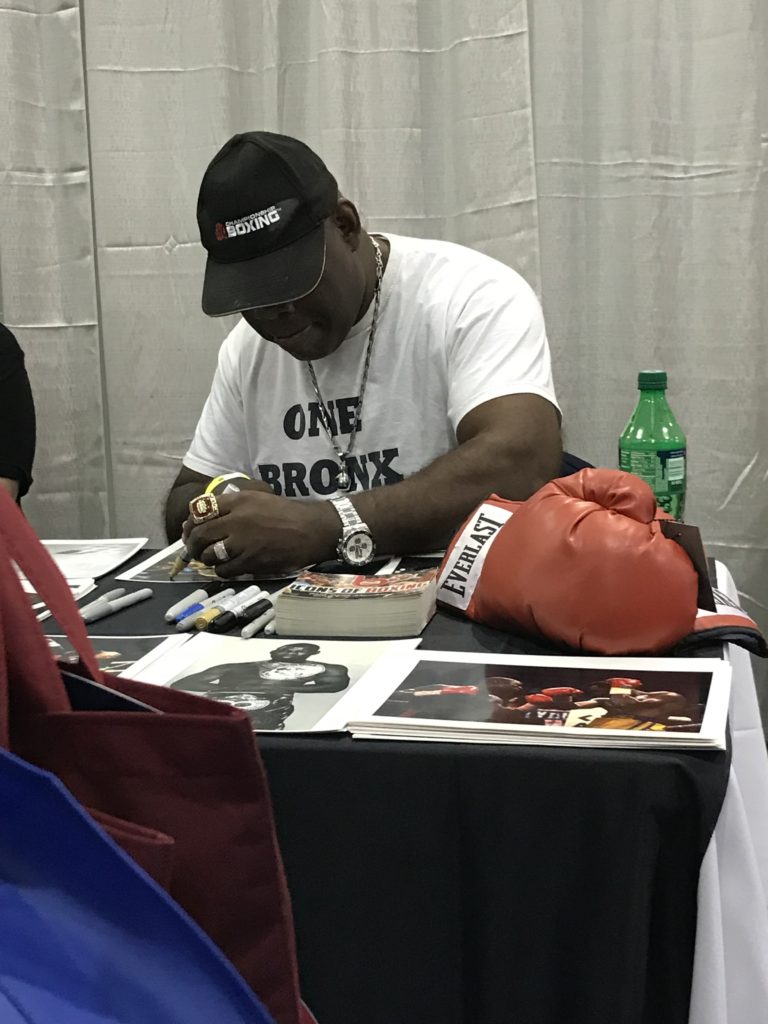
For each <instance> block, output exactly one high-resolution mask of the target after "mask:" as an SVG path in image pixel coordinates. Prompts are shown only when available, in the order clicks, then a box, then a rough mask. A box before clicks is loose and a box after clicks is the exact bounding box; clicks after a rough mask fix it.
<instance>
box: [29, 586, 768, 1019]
mask: <svg viewBox="0 0 768 1024" xmlns="http://www.w3.org/2000/svg"><path fill="white" fill-rule="evenodd" d="M719 572H721V573H722V576H719V577H718V586H719V588H720V589H721V590H726V591H728V590H729V589H730V590H731V591H732V592H733V591H734V588H733V583H732V580H730V578H729V577H728V574H727V573H726V572H725V570H724V569H722V567H719ZM109 582H110V581H104V583H106V584H107V587H103V588H102V589H107V588H108V586H109ZM129 586H130V584H129ZM155 590H156V594H157V593H158V592H159V596H157V597H155V598H154V599H153V600H152V601H150V602H146V603H144V604H142V605H138V606H135V607H133V608H131V609H127V610H125V611H124V612H122V613H120V616H119V617H118V616H115V617H113V618H112V619H110V620H109V627H108V629H107V628H105V626H106V623H104V622H102V623H97V624H95V625H94V627H93V628H92V632H93V633H95V634H98V633H107V632H109V633H115V634H120V633H151V632H165V631H166V627H165V624H164V622H163V620H162V611H163V610H164V608H165V606H166V605H167V604H169V603H170V602H171V597H170V596H169V595H170V594H171V588H163V587H156V588H155ZM172 592H173V594H174V595H176V596H177V595H178V594H179V593H180V590H179V589H178V588H176V587H174V588H173V591H172ZM163 595H165V596H163ZM49 631H51V632H55V628H51V629H50V630H49ZM422 646H423V647H427V648H432V649H441V648H442V649H452V650H461V649H464V650H467V649H470V650H481V651H488V652H505V653H515V652H523V653H551V651H550V649H549V648H545V647H543V646H540V645H537V644H533V643H531V642H529V641H524V640H522V639H520V638H515V637H510V636H508V635H506V634H503V633H500V632H498V631H495V630H491V629H487V628H485V627H482V626H476V625H473V624H470V623H468V622H465V621H463V620H458V619H455V618H453V617H450V616H448V615H446V614H444V613H438V615H437V616H436V617H435V619H434V620H433V622H432V623H431V624H430V626H429V627H428V629H427V630H426V632H425V634H424V639H423V642H422ZM727 654H728V656H729V657H730V658H731V659H732V661H733V666H734V686H733V698H732V707H731V738H732V744H731V750H730V751H729V752H727V753H711V752H696V753H682V752H680V753H678V752H670V751H647V752H637V751H605V750H600V751H594V750H574V749H568V748H530V747H528V748H526V747H493V746H488V747H474V746H469V745H467V746H462V745H458V744H435V745H426V744H424V745H422V744H415V743H402V742H393V741H389V742H374V741H368V742H366V741H353V740H351V739H349V738H348V737H297V736H291V735H290V734H283V735H279V736H277V735H276V736H262V737H260V739H259V745H260V748H261V751H262V755H263V758H264V761H265V764H266V767H267V771H268V774H269V779H270V785H271V788H272V793H273V800H274V807H275V815H276V821H277V828H278V834H279V838H280V843H281V848H282V851H283V856H284V860H285V866H286V872H287V876H288V881H289V886H290V888H291V892H292V897H293V905H294V914H295V921H296V932H297V943H298V952H299V963H300V969H301V976H302V990H303V993H304V996H305V998H306V999H307V1001H308V1002H309V1004H310V1005H311V1006H312V1007H313V1009H314V1011H315V1013H316V1014H317V1016H318V1018H319V1020H320V1022H321V1024H362V1022H365V1024H433V1022H434V1024H438V1022H439V1024H507V1022H513V1021H514V1022H517V1021H520V1022H523V1024H555V1022H557V1024H559V1022H561V1021H562V1022H565V1021H567V1022H569V1024H596V1022H603V1021H606V1022H610V1024H641V1022H642V1024H645V1022H648V1024H650V1022H653V1024H684V1022H690V1024H752V1022H754V1024H758V1021H759V1022H761V1024H764V1021H765V1019H766V1015H767V1011H766V1007H768V910H766V894H768V808H766V793H768V784H767V783H768V758H766V753H765V746H764V743H763V736H762V731H761V729H760V721H759V715H758V711H757V702H756V697H755V692H754V683H753V681H752V678H751V668H750V665H749V659H748V656H747V655H746V654H745V653H744V652H742V651H740V650H738V649H735V648H729V649H728V652H727Z"/></svg>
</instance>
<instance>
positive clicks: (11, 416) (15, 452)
mask: <svg viewBox="0 0 768 1024" xmlns="http://www.w3.org/2000/svg"><path fill="white" fill-rule="evenodd" d="M35 441H36V421H35V405H34V401H33V399H32V389H31V388H30V386H29V377H28V376H27V371H26V368H25V366H24V353H23V352H22V350H21V348H20V347H19V343H18V342H17V341H16V339H15V338H14V336H13V335H12V334H11V332H10V331H9V330H8V328H7V327H4V326H3V325H2V324H0V476H2V477H6V478H7V479H9V480H17V481H18V483H19V497H20V498H21V497H22V496H23V495H25V494H26V493H27V491H28V490H29V487H30V484H31V483H32V463H33V462H34V458H35Z"/></svg>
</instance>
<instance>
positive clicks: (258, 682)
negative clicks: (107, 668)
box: [134, 633, 418, 732]
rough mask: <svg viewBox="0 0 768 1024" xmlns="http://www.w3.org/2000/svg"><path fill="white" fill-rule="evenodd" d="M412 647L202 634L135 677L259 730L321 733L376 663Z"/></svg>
mask: <svg viewBox="0 0 768 1024" xmlns="http://www.w3.org/2000/svg"><path fill="white" fill-rule="evenodd" d="M417 643H418V640H403V641H400V640H397V641H391V640H389V641H360V642H355V641H341V640H339V641H329V640H319V639H303V638H299V639H290V640H287V639H281V638H279V637H271V638H269V639H267V638H264V639H251V640H243V639H242V638H238V637H226V636H221V637H217V636H214V635H212V634H209V633H202V634H200V635H198V636H196V637H193V638H192V639H191V640H190V641H189V643H188V644H186V645H184V646H183V647H182V648H181V649H180V650H176V651H171V652H170V653H169V654H167V655H163V656H162V657H161V658H159V659H157V660H156V661H155V662H154V663H153V664H152V665H151V666H150V667H149V668H148V670H147V671H146V672H142V673H141V674H140V676H139V677H138V678H139V679H140V681H142V682H150V683H158V684H161V685H165V686H171V687H174V688H176V689H179V690H185V691H186V692H188V693H196V694H199V695H200V696H203V697H209V698H211V699H213V700H221V701H224V702H226V703H227V704H232V705H234V706H235V707H238V708H242V709H243V710H244V711H247V712H248V715H249V716H250V719H251V721H252V723H253V727H254V729H255V730H258V731H261V730H264V731H268V732H277V731H283V730H285V731H294V732H295V731H300V732H301V731H315V730H320V731H323V730H324V729H325V726H324V723H323V718H324V716H325V715H326V714H327V712H328V711H329V710H331V709H332V708H333V706H334V705H335V704H336V702H337V701H338V700H339V698H340V697H341V696H343V694H344V693H346V692H348V691H349V690H350V689H351V688H352V687H354V685H355V684H356V683H357V682H358V680H359V679H360V678H361V677H362V676H363V675H364V674H365V672H366V671H367V670H368V669H369V668H370V667H371V665H373V664H374V663H375V661H376V660H377V658H379V657H380V656H381V655H382V654H384V653H387V652H390V651H392V650H393V649H394V650H401V651H404V650H412V649H413V648H414V647H415V646H416V644H417ZM134 677H135V676H134Z"/></svg>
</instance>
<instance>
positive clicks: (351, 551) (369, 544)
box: [330, 498, 376, 569]
mask: <svg viewBox="0 0 768 1024" xmlns="http://www.w3.org/2000/svg"><path fill="white" fill-rule="evenodd" d="M330 501H331V504H332V505H333V507H334V508H335V509H336V511H337V512H338V514H339V519H341V536H340V537H339V542H338V544H337V545H336V556H337V558H338V559H339V561H340V562H346V564H347V565H351V566H352V567H353V568H355V569H359V568H362V566H364V565H368V563H369V562H370V561H372V560H373V556H374V554H375V553H376V545H375V544H374V542H373V535H372V533H371V531H370V529H369V528H368V526H367V525H366V523H364V522H363V520H362V519H361V518H360V516H359V515H358V514H357V510H356V509H355V506H354V505H353V504H352V502H351V501H350V500H349V498H331V499H330Z"/></svg>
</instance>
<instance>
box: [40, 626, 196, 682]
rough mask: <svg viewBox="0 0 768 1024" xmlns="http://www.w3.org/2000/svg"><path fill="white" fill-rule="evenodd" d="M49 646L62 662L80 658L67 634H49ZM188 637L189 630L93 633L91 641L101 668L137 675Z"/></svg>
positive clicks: (74, 660)
mask: <svg viewBox="0 0 768 1024" xmlns="http://www.w3.org/2000/svg"><path fill="white" fill-rule="evenodd" d="M46 639H47V640H48V646H49V647H50V648H51V653H52V654H53V656H54V657H55V658H56V659H57V660H58V661H60V662H62V664H72V663H73V662H76V661H77V654H76V653H75V651H74V649H73V647H72V645H71V644H70V642H69V640H68V639H67V638H66V637H65V636H53V635H52V636H48V637H47V638H46ZM187 640H189V637H188V636H187V634H182V635H180V636H165V635H158V636H92V637H91V644H92V645H93V650H94V652H95V654H96V660H97V661H98V663H99V668H102V669H104V671H105V672H114V673H115V674H116V675H118V676H130V678H131V679H138V678H139V675H140V674H141V672H142V671H143V670H144V669H145V668H147V666H149V665H151V664H152V662H153V661H154V660H155V658H158V657H160V656H161V655H162V654H166V653H168V651H171V650H176V649H178V648H179V647H181V646H182V645H183V644H185V643H186V642H187Z"/></svg>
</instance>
